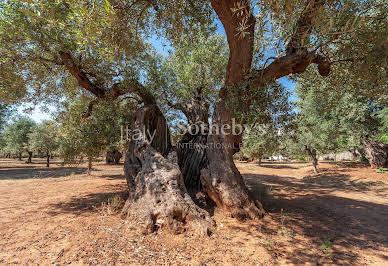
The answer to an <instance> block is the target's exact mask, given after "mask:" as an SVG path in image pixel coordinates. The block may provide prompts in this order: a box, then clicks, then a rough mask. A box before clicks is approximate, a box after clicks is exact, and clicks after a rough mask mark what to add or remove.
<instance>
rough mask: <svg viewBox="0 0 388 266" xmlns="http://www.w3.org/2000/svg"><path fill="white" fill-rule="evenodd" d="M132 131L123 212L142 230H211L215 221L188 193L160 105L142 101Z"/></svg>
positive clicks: (126, 162)
mask: <svg viewBox="0 0 388 266" xmlns="http://www.w3.org/2000/svg"><path fill="white" fill-rule="evenodd" d="M134 119H135V120H134V128H133V132H134V134H136V136H135V135H134V136H133V138H132V140H131V143H130V147H129V149H128V152H127V155H126V159H125V163H124V170H125V176H126V178H127V182H128V188H129V197H128V200H127V202H126V203H125V206H124V209H123V211H122V214H123V215H127V216H130V217H131V220H133V221H134V222H136V223H138V224H139V225H140V226H141V227H142V231H143V232H144V233H151V232H153V231H155V230H157V229H158V228H167V229H169V230H171V231H172V232H174V233H181V232H183V231H185V230H186V229H187V228H190V229H192V230H194V231H196V232H198V233H200V234H207V235H209V234H211V232H212V231H213V229H214V226H215V223H214V221H213V220H212V219H211V218H210V216H209V214H208V213H207V212H206V211H204V210H202V209H200V208H199V207H198V206H197V205H195V203H194V202H193V200H192V199H191V197H190V196H189V194H188V192H187V190H186V188H185V185H184V180H183V176H182V174H181V172H180V170H179V167H178V164H177V156H176V152H175V151H174V150H173V149H172V147H171V143H170V133H169V130H168V127H167V122H166V120H165V118H164V116H163V114H162V113H161V112H160V110H159V108H158V107H157V106H156V105H154V104H152V105H145V106H144V107H142V108H141V109H140V110H138V111H137V112H136V114H135V116H134Z"/></svg>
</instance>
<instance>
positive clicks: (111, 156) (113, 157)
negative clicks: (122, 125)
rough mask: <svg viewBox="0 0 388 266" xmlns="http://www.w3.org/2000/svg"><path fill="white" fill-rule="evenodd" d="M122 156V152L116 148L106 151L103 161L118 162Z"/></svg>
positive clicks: (108, 162) (107, 162)
mask: <svg viewBox="0 0 388 266" xmlns="http://www.w3.org/2000/svg"><path fill="white" fill-rule="evenodd" d="M122 157H123V155H122V153H121V152H119V151H118V150H116V149H113V150H111V151H107V152H106V157H105V161H106V164H112V163H113V164H120V160H121V158H122Z"/></svg>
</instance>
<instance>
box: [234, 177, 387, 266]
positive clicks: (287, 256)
mask: <svg viewBox="0 0 388 266" xmlns="http://www.w3.org/2000/svg"><path fill="white" fill-rule="evenodd" d="M244 177H245V178H246V180H247V183H248V184H249V185H250V186H251V187H253V188H254V189H255V187H261V190H262V187H263V185H266V186H267V187H272V188H275V189H273V190H272V191H268V192H267V193H265V195H264V197H262V199H261V201H262V203H263V205H264V208H265V209H266V211H268V213H269V215H268V216H269V218H268V219H267V220H266V221H265V222H262V223H260V224H252V225H251V226H250V227H243V226H241V227H238V228H236V230H237V229H239V230H245V231H246V233H247V234H256V233H254V232H261V233H264V234H265V235H266V236H268V237H267V238H269V239H272V238H273V241H272V242H273V244H271V245H272V246H271V250H272V251H271V252H272V253H273V255H274V257H275V258H278V259H279V260H280V259H281V260H282V261H286V262H287V263H288V264H304V263H307V262H315V263H318V264H325V263H329V264H331V263H334V264H347V265H354V264H356V263H357V262H358V258H359V256H360V254H358V252H360V250H365V251H366V250H368V251H370V250H375V251H378V256H380V257H381V259H383V260H386V259H388V257H387V256H386V255H384V248H387V247H388V227H387V226H386V225H387V224H388V215H387V213H388V206H387V205H384V204H377V203H373V202H368V201H362V200H354V199H350V198H345V197H339V196H335V195H331V194H329V193H330V192H331V191H335V190H337V188H336V187H332V186H327V185H325V184H324V185H321V184H312V183H304V182H303V181H299V180H297V179H296V178H292V177H279V176H270V175H253V174H245V175H244ZM336 178H338V177H336ZM342 178H343V180H345V178H346V176H342ZM259 183H261V184H259ZM344 188H345V189H349V186H345V187H344ZM350 189H353V188H352V187H350ZM357 191H358V190H357ZM283 231H284V232H292V234H293V235H294V236H292V237H290V236H288V235H286V234H283ZM279 232H280V235H279ZM257 237H260V235H259V234H257ZM300 237H302V238H303V239H304V240H303V241H300ZM324 238H325V239H326V240H325V239H324ZM327 239H329V240H328V241H329V243H326V244H327V245H326V244H325V241H327ZM330 243H331V244H332V245H333V246H332V248H325V247H327V246H328V245H329V244H330ZM267 244H268V243H267ZM323 244H325V245H326V246H323ZM268 245H269V244H268ZM322 247H324V248H323V249H322Z"/></svg>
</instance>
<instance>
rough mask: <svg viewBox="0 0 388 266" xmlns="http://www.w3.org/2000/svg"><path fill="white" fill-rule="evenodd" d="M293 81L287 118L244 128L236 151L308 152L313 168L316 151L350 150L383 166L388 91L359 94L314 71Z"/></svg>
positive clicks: (257, 155)
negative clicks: (379, 94) (387, 93)
mask: <svg viewBox="0 0 388 266" xmlns="http://www.w3.org/2000/svg"><path fill="white" fill-rule="evenodd" d="M338 75H340V74H338ZM338 75H337V78H338ZM296 82H297V86H296V88H295V93H296V96H297V101H296V102H295V103H294V104H293V105H294V106H293V107H291V110H293V111H294V112H292V113H291V114H290V115H288V116H286V120H285V121H286V123H282V124H280V125H279V124H275V123H270V124H267V125H264V126H263V125H260V127H259V128H255V129H254V130H252V131H248V132H245V134H244V140H243V142H244V146H243V148H242V150H241V151H240V153H239V155H240V156H242V157H245V158H251V159H252V158H255V159H259V161H260V160H261V158H263V157H270V156H272V155H279V154H282V155H284V156H287V157H294V158H295V157H299V156H301V157H305V156H309V157H310V161H311V162H312V164H313V167H314V169H315V171H317V163H318V161H317V156H318V155H319V154H325V153H332V152H334V153H335V152H340V151H351V152H352V153H354V154H355V155H356V156H358V157H360V158H362V157H364V158H365V159H367V160H368V161H369V163H370V164H371V166H373V167H387V165H388V159H387V146H386V144H388V131H387V120H388V116H387V115H388V111H387V110H388V109H387V107H386V106H387V99H386V97H375V96H369V95H365V94H359V93H357V88H355V87H352V86H354V85H353V84H346V83H345V84H335V83H334V81H333V80H331V79H330V78H329V79H325V80H322V79H319V78H318V77H317V76H316V74H315V73H314V72H312V71H307V72H306V73H304V74H303V76H301V77H299V78H298V79H297V80H296ZM379 147H380V148H379Z"/></svg>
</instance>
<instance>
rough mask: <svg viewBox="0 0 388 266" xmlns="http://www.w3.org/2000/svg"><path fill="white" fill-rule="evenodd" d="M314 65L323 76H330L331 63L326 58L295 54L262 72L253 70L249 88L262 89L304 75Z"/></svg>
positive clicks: (284, 57) (276, 62) (310, 54)
mask: <svg viewBox="0 0 388 266" xmlns="http://www.w3.org/2000/svg"><path fill="white" fill-rule="evenodd" d="M312 63H315V64H317V65H318V70H319V73H320V74H321V75H322V76H327V75H329V73H330V63H329V62H328V61H327V60H326V59H325V58H324V57H322V56H320V55H316V54H315V52H310V53H304V54H297V53H294V54H291V55H286V56H283V57H280V58H278V59H276V60H275V61H273V62H272V63H271V64H270V65H269V66H267V67H266V68H264V69H262V70H253V71H252V74H251V77H250V80H249V86H250V87H261V86H263V85H265V84H266V83H268V82H271V81H274V80H276V79H279V78H281V77H284V76H287V75H290V74H298V73H302V72H304V71H306V69H307V67H308V66H309V65H310V64H312Z"/></svg>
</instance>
